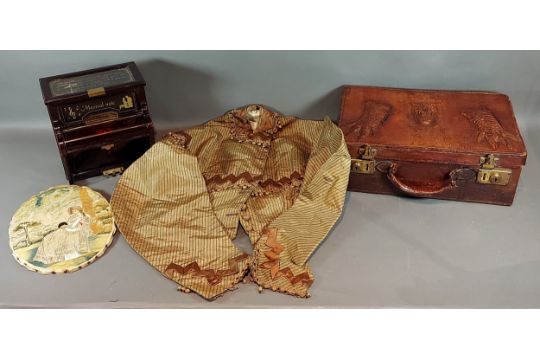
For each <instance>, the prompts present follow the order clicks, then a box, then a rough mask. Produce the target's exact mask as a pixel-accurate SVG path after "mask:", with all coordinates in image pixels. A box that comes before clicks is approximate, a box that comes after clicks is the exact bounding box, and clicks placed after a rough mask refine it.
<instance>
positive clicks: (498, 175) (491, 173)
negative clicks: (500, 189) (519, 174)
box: [476, 154, 512, 185]
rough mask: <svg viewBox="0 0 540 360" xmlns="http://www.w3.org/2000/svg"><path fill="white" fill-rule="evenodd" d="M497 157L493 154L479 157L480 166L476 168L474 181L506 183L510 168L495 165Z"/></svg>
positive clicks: (480, 182) (509, 175)
mask: <svg viewBox="0 0 540 360" xmlns="http://www.w3.org/2000/svg"><path fill="white" fill-rule="evenodd" d="M498 160H499V159H498V158H496V157H495V155H493V154H489V155H488V156H485V157H481V158H480V164H481V165H482V167H481V168H480V169H479V170H478V175H477V177H476V182H477V183H479V184H488V185H507V184H508V182H509V181H510V177H511V176H512V170H511V169H507V168H499V167H495V166H496V165H497V161H498Z"/></svg>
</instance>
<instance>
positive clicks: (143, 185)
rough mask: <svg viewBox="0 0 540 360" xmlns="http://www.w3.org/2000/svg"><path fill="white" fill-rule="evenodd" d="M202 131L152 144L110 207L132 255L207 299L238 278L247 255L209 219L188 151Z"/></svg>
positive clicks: (198, 173) (199, 176) (201, 180)
mask: <svg viewBox="0 0 540 360" xmlns="http://www.w3.org/2000/svg"><path fill="white" fill-rule="evenodd" d="M205 133H206V134H208V131H207V132H205V131H197V130H194V131H192V132H190V133H185V132H180V133H173V134H170V135H169V136H167V137H166V138H165V139H164V140H162V141H160V142H158V143H156V144H155V145H154V146H152V147H151V148H150V150H148V151H147V152H146V153H145V154H144V155H143V156H142V157H141V158H139V159H138V160H137V161H136V162H134V163H133V164H132V165H131V166H130V167H129V168H128V169H127V170H126V171H125V173H124V175H123V176H122V177H121V178H120V180H119V182H118V185H117V187H116V189H115V191H114V194H113V196H112V200H111V204H112V209H113V214H114V218H115V222H116V224H117V225H118V228H119V229H120V231H121V232H122V234H123V235H124V236H125V238H126V240H127V242H128V243H129V244H130V245H131V247H132V248H133V249H134V250H135V251H136V252H137V253H139V254H140V255H141V256H143V257H144V258H145V259H146V260H147V261H148V262H149V263H150V264H151V265H152V266H154V267H155V268H156V269H157V270H159V271H160V272H161V273H163V274H164V275H165V276H167V277H169V278H170V279H172V280H174V281H176V282H177V283H178V284H180V285H181V287H182V288H183V289H184V290H187V289H189V290H193V291H195V292H197V293H198V294H200V295H201V296H203V297H205V298H207V299H210V298H214V297H216V296H218V295H220V294H221V293H223V292H224V291H226V290H228V289H230V288H232V287H233V286H234V285H235V284H236V283H237V282H238V281H240V280H241V279H242V277H243V275H244V274H245V272H246V270H247V266H248V255H247V254H243V253H241V252H240V251H239V250H237V249H236V247H235V246H234V245H233V244H232V242H231V241H230V239H229V238H228V235H227V233H226V231H225V230H224V228H223V226H222V224H221V223H220V221H219V219H217V217H216V216H215V213H214V211H213V208H212V204H211V201H210V198H209V195H208V191H207V188H206V183H205V180H204V178H203V176H202V174H201V171H200V165H201V164H199V161H198V159H197V157H196V156H195V155H194V154H193V153H192V152H191V151H190V150H189V146H188V143H189V142H190V140H191V138H192V137H196V136H204V134H205ZM214 135H215V134H214ZM214 138H216V136H214ZM193 140H197V141H196V142H199V143H200V142H201V141H206V143H208V142H209V141H210V140H208V139H195V138H194V139H193ZM218 140H219V139H218ZM212 141H213V140H212Z"/></svg>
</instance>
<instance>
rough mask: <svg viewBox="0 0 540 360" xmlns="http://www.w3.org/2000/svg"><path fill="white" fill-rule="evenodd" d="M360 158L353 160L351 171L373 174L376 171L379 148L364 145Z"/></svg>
mask: <svg viewBox="0 0 540 360" xmlns="http://www.w3.org/2000/svg"><path fill="white" fill-rule="evenodd" d="M360 153H361V154H362V155H360V159H352V160H351V172H353V173H356V174H373V173H374V172H375V154H376V153H377V149H374V148H372V147H370V146H369V145H366V146H364V148H363V149H360Z"/></svg>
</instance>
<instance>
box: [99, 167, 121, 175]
mask: <svg viewBox="0 0 540 360" xmlns="http://www.w3.org/2000/svg"><path fill="white" fill-rule="evenodd" d="M123 172H124V167H123V166H119V167H115V168H112V169H109V170H104V171H103V172H102V174H103V175H105V176H115V175H117V174H121V173H123Z"/></svg>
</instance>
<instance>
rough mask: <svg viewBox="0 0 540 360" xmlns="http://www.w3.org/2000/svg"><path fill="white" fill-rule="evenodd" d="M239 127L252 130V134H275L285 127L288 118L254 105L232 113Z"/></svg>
mask: <svg viewBox="0 0 540 360" xmlns="http://www.w3.org/2000/svg"><path fill="white" fill-rule="evenodd" d="M231 115H232V116H233V117H234V119H235V122H236V124H237V125H239V126H241V127H243V128H248V127H249V128H250V129H251V132H252V133H254V134H255V133H263V132H266V133H275V132H277V131H278V130H279V129H280V128H281V127H282V126H284V125H285V122H286V117H284V116H283V115H281V114H279V113H277V112H274V111H272V110H269V109H267V108H265V107H264V106H262V105H258V104H253V105H248V106H245V107H243V108H239V109H235V110H232V111H231Z"/></svg>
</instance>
